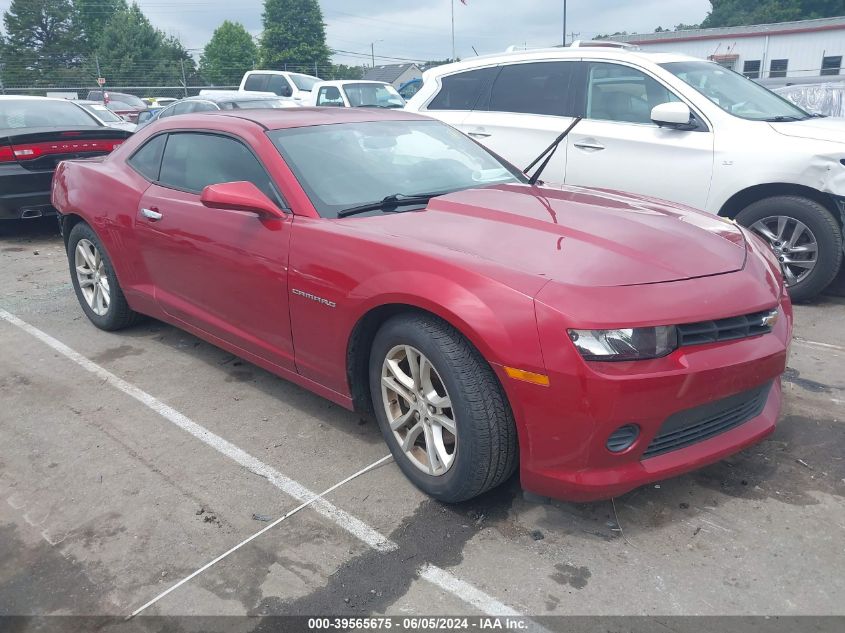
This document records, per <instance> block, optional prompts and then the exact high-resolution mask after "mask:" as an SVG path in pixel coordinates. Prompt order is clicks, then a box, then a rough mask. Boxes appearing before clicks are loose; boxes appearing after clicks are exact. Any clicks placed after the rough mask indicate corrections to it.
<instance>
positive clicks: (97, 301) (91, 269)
mask: <svg viewBox="0 0 845 633" xmlns="http://www.w3.org/2000/svg"><path fill="white" fill-rule="evenodd" d="M74 265H75V266H76V279H77V281H78V282H79V289H80V290H81V291H82V296H83V297H85V301H86V303H87V304H88V307H89V308H91V310H92V311H93V312H94V314H96V315H97V316H105V315H106V314H107V313H108V311H109V303H111V291H110V289H109V278H108V275H107V274H106V265H105V262H103V258H102V257H101V256H100V251H99V250H98V249H97V247H96V246H94V243H93V242H91V241H90V240H86V239H81V240H79V242H78V243H77V244H76V252H75V253H74Z"/></svg>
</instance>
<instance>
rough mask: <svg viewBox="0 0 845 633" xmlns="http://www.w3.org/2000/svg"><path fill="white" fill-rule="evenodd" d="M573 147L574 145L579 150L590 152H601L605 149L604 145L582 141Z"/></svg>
mask: <svg viewBox="0 0 845 633" xmlns="http://www.w3.org/2000/svg"><path fill="white" fill-rule="evenodd" d="M573 145H575V147H577V148H579V149H591V150H595V151H597V152H598V151H600V150H603V149H604V148H605V147H604V145H602V144H600V143H586V142H584V141H580V142H578V143H573Z"/></svg>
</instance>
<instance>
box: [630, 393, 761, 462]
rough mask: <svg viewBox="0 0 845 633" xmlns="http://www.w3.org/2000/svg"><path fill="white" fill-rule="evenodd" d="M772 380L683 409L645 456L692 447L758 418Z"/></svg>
mask: <svg viewBox="0 0 845 633" xmlns="http://www.w3.org/2000/svg"><path fill="white" fill-rule="evenodd" d="M771 388H772V383H770V382H769V383H766V384H765V385H763V386H762V387H757V388H756V389H752V390H751V391H744V392H743V393H738V394H736V395H735V396H731V397H729V398H724V399H723V400H717V401H716V402H711V403H710V404H705V405H702V406H700V407H695V408H694V409H687V410H686V411H681V412H679V413H676V414H675V415H673V416H670V417H669V418H667V420H666V421H665V422H664V423H663V425H662V426H661V427H660V431H659V432H658V434H657V435H656V436H655V438H654V439H653V440H652V441H651V444H649V445H648V448H647V449H646V451H645V453H643V459H648V458H649V457H655V456H656V455H662V454H663V453H668V452H669V451H675V450H678V449H679V448H684V447H686V446H691V445H692V444H695V443H697V442H701V441H703V440H707V439H710V438H711V437H714V436H716V435H719V433H724V432H725V431H729V430H731V429H733V428H736V427H738V426H739V425H740V424H743V423H745V422H748V421H749V420H751V419H752V418H756V417H757V416H758V415H760V413H762V411H763V407H764V406H765V405H766V400H768V398H769V391H770V390H771Z"/></svg>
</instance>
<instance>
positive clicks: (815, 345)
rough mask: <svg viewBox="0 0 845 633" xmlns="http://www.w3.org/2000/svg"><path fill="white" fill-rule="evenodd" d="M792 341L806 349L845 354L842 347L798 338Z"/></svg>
mask: <svg viewBox="0 0 845 633" xmlns="http://www.w3.org/2000/svg"><path fill="white" fill-rule="evenodd" d="M792 341H793V342H794V343H796V344H798V345H803V346H804V347H813V348H815V349H823V350H826V351H829V352H845V347H842V346H841V345H831V344H830V343H820V342H818V341H810V340H808V339H805V338H800V337H798V336H795V337H793V339H792Z"/></svg>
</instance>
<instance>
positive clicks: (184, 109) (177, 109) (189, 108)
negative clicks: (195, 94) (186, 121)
mask: <svg viewBox="0 0 845 633" xmlns="http://www.w3.org/2000/svg"><path fill="white" fill-rule="evenodd" d="M193 111H194V103H193V102H192V101H183V102H182V103H177V104H176V105H175V106H173V110H172V111H171V114H188V113H189V112H193Z"/></svg>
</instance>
